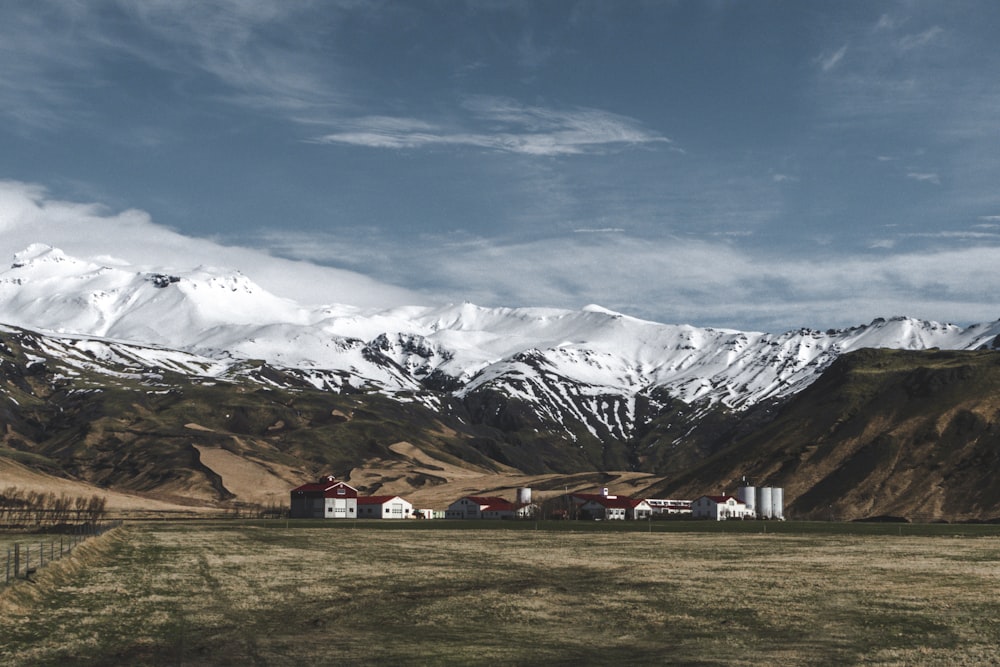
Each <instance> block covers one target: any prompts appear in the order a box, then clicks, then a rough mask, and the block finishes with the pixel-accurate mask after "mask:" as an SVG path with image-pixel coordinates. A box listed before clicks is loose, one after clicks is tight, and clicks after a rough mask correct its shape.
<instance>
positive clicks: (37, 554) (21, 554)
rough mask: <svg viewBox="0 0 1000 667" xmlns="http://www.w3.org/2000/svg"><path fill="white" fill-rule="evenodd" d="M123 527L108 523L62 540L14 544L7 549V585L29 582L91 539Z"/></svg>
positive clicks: (79, 528) (86, 527)
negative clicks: (41, 571) (19, 581)
mask: <svg viewBox="0 0 1000 667" xmlns="http://www.w3.org/2000/svg"><path fill="white" fill-rule="evenodd" d="M120 525H122V522H121V521H108V522H104V523H92V524H86V525H82V526H77V527H76V529H75V530H74V532H72V533H69V534H66V535H60V536H59V539H58V540H56V539H55V538H52V537H49V538H48V539H47V540H39V541H37V542H36V541H33V540H32V541H30V542H29V541H25V542H15V543H14V544H13V545H11V546H10V547H9V548H8V549H7V566H6V568H5V570H4V572H5V574H4V584H9V583H10V582H12V581H14V580H15V579H28V578H30V577H31V575H32V574H34V573H35V572H37V571H38V570H39V569H41V568H43V567H45V566H46V565H48V564H49V563H51V562H53V561H57V560H59V559H60V558H62V557H63V556H68V555H69V554H71V553H73V549H75V548H76V546H77V545H78V544H80V543H81V542H83V541H84V540H86V539H87V538H90V537H95V536H97V535H103V534H104V533H106V532H108V531H109V530H111V529H112V528H117V527H118V526H120Z"/></svg>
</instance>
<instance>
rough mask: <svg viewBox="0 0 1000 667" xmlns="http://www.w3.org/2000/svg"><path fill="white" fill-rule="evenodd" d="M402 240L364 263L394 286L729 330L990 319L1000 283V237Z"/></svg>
mask: <svg viewBox="0 0 1000 667" xmlns="http://www.w3.org/2000/svg"><path fill="white" fill-rule="evenodd" d="M265 240H266V242H267V243H269V244H274V246H275V248H276V250H277V251H279V252H282V253H286V252H287V253H289V254H290V255H292V256H294V254H295V246H301V248H302V251H303V252H306V253H308V254H309V257H311V258H312V259H314V260H318V261H324V256H323V255H324V248H325V247H326V246H325V244H324V242H322V240H320V241H319V242H317V239H316V238H315V237H309V238H302V239H301V243H297V242H295V241H294V240H293V239H292V238H290V237H289V236H288V235H284V234H282V235H277V234H275V235H273V236H270V237H267V238H266V239H265ZM942 240H949V237H942ZM950 240H951V241H960V240H962V239H961V238H959V237H958V236H954V237H950ZM983 240H984V241H988V240H989V239H986V238H984V239H983ZM994 240H996V239H994ZM330 243H331V245H332V246H333V245H335V246H336V251H335V254H336V256H337V257H338V258H341V259H343V258H345V257H350V256H351V249H350V248H349V247H345V246H344V245H343V240H342V239H333V238H331V239H330ZM288 244H292V245H288ZM393 244H394V242H393V241H392V240H391V239H389V238H385V237H381V238H380V237H378V236H375V237H366V238H365V239H364V249H360V252H361V253H362V254H361V257H362V258H361V260H359V261H361V262H363V263H366V264H367V265H368V266H369V267H370V269H371V270H373V271H375V272H377V273H379V274H380V275H383V276H385V277H387V278H391V280H392V281H393V282H396V283H401V284H402V283H407V282H411V281H412V282H418V281H419V282H421V284H423V285H426V287H425V288H424V289H423V292H424V294H425V296H426V298H427V299H428V300H432V301H439V302H440V301H459V300H469V301H473V302H475V303H479V304H481V305H487V306H500V305H504V306H518V305H546V306H556V307H566V308H576V307H579V306H581V305H583V304H586V303H599V304H601V305H604V306H606V307H608V308H612V309H614V310H620V311H622V312H626V313H630V314H633V315H637V316H640V317H646V318H650V319H655V320H658V321H666V322H672V323H682V322H688V323H694V324H699V325H705V326H722V327H727V326H732V323H733V322H734V321H739V322H744V323H749V324H748V326H750V327H753V328H758V329H762V330H769V331H781V330H786V329H790V328H794V327H796V326H802V325H808V326H814V327H827V326H845V325H851V324H858V323H861V322H864V321H869V320H871V319H872V318H874V317H886V316H891V315H897V314H904V315H912V316H915V317H923V318H927V319H939V320H948V321H955V322H966V323H969V322H976V321H986V320H988V319H991V318H992V317H993V316H994V313H993V310H994V306H993V301H994V300H993V294H994V293H995V291H996V290H998V289H1000V276H996V277H994V276H992V275H985V274H984V273H983V271H982V269H981V267H983V266H991V265H993V264H994V263H996V262H997V261H1000V243H998V244H995V245H986V244H984V243H977V244H976V245H974V246H958V247H953V248H942V249H938V250H926V251H922V252H899V251H896V250H895V248H896V245H897V244H896V242H895V241H894V240H889V239H882V240H875V241H873V242H872V243H871V244H870V245H869V250H868V251H867V252H863V253H860V254H854V255H838V254H836V253H831V254H829V255H827V256H824V257H819V258H818V257H815V256H802V257H801V258H796V257H789V256H783V257H782V258H781V260H780V261H776V259H775V258H774V257H772V256H770V255H769V254H768V253H767V252H766V251H765V250H759V249H758V250H751V249H750V248H748V247H746V246H743V245H742V244H738V243H732V242H730V241H729V240H719V241H698V240H692V239H687V238H682V237H676V236H671V237H662V238H638V237H634V236H630V235H626V234H608V235H598V236H596V237H595V235H593V234H574V235H570V236H565V237H556V238H547V239H539V240H535V241H530V242H527V241H525V242H500V241H497V240H495V239H488V238H482V237H471V236H466V237H462V238H457V239H456V238H441V239H437V240H435V241H432V240H428V242H427V243H422V244H420V245H419V246H416V247H415V246H412V245H411V246H409V247H408V248H407V252H406V253H402V252H400V251H398V249H396V248H394V245H393ZM388 257H392V258H394V259H393V260H392V261H391V262H390V261H388V260H387V259H386V258H388ZM404 257H405V258H404ZM401 258H403V259H401ZM616 258H617V259H616ZM327 260H329V257H327Z"/></svg>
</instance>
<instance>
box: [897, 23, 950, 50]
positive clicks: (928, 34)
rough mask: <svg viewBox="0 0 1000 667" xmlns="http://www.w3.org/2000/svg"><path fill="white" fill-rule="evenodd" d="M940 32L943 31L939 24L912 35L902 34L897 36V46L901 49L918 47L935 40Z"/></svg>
mask: <svg viewBox="0 0 1000 667" xmlns="http://www.w3.org/2000/svg"><path fill="white" fill-rule="evenodd" d="M942 33H944V29H943V28H941V27H940V26H934V27H932V28H928V29H927V30H924V31H923V32H919V33H916V34H914V35H904V36H903V37H900V38H899V40H898V41H897V42H896V44H897V45H898V46H899V49H900V50H901V51H910V50H912V49H919V48H922V47H924V46H927V45H928V44H930V43H931V42H933V41H935V40H936V39H937V38H938V37H940V36H941V34H942Z"/></svg>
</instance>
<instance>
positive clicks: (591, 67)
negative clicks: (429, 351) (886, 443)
mask: <svg viewBox="0 0 1000 667" xmlns="http://www.w3.org/2000/svg"><path fill="white" fill-rule="evenodd" d="M997 34H1000V3H996V2H993V1H992V0H984V1H981V2H980V1H975V2H973V1H963V0H953V1H949V2H937V1H934V2H931V1H921V0H906V1H900V2H892V1H886V2H876V1H868V0H863V1H862V0H855V1H850V0H843V1H839V2H828V1H826V0H788V1H785V2H767V1H763V0H761V1H757V2H743V1H740V2H735V1H733V2H728V1H724V0H705V1H695V0H686V1H682V0H678V1H668V0H663V1H659V2H653V1H650V2H639V1H636V2H617V1H612V0H606V1H602V2H589V1H580V2H573V1H571V0H553V1H551V2H537V1H525V2H504V1H500V0H477V1H474V2H458V1H442V2H434V1H431V0H427V1H426V2H408V1H405V2H404V1H399V2H380V1H378V0H343V1H338V0H323V1H319V0H317V1H315V2H310V1H308V0H301V1H288V0H275V1H264V0H215V1H211V0H190V1H188V0H142V1H139V0H136V1H128V0H23V1H16V0H15V1H14V2H5V3H0V267H2V266H3V265H4V264H5V263H6V262H7V261H8V260H7V259H4V258H5V257H6V258H9V257H10V256H12V254H13V253H14V252H17V251H18V250H20V249H22V248H23V247H25V246H26V245H28V244H30V243H34V242H40V243H46V244H49V245H53V246H56V247H59V248H61V249H62V250H64V251H65V252H67V253H69V254H73V255H77V256H80V257H86V258H102V259H103V261H107V262H119V263H131V264H135V265H141V266H156V267H179V268H190V267H193V266H196V265H198V264H211V265H219V266H225V267H231V268H234V269H238V270H240V271H242V272H243V273H244V274H246V275H247V276H248V277H250V278H251V279H253V280H255V281H256V282H258V283H259V284H261V285H262V286H263V287H265V288H267V289H269V290H271V291H273V292H275V293H277V294H280V295H282V296H290V297H293V298H296V299H297V300H299V301H301V302H303V303H308V304H320V303H347V304H352V305H359V306H363V307H388V306H394V305H404V304H406V305H409V304H426V305H437V304H443V303H452V302H463V301H470V302H473V303H476V304H478V305H481V306H489V307H493V306H508V307H522V306H546V307H560V308H573V309H575V308H580V307H583V306H584V305H588V304H599V305H601V306H603V307H605V308H609V309H612V310H616V311H619V312H623V313H626V314H629V315H634V316H636V317H642V318H646V319H651V320H655V321H659V322H664V323H672V324H694V325H697V326H712V327H724V328H734V329H744V330H757V331H774V332H780V331H785V330H789V329H795V328H799V327H812V328H829V327H843V326H851V325H855V324H861V323H865V322H868V321H870V320H872V319H873V318H875V317H891V316H895V315H908V316H912V317H919V318H924V319H929V320H937V321H947V322H955V323H959V324H968V323H973V322H985V321H992V320H995V319H997V318H998V317H1000V304H998V301H1000V273H998V271H997V267H1000V77H998V76H997V75H996V73H997V72H1000V40H997V39H996V35H997Z"/></svg>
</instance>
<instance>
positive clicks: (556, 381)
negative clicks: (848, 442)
mask: <svg viewBox="0 0 1000 667" xmlns="http://www.w3.org/2000/svg"><path fill="white" fill-rule="evenodd" d="M0 322H3V323H6V324H8V325H14V326H20V327H25V328H30V329H35V330H40V331H45V332H51V333H53V334H57V336H56V337H55V338H54V339H53V340H56V339H60V336H61V340H62V343H60V344H61V345H65V346H66V352H65V354H66V355H68V358H70V359H73V358H79V360H80V362H81V363H83V362H85V361H86V360H88V359H93V358H94V357H95V355H96V356H97V357H100V356H102V355H116V356H117V357H123V356H124V357H129V358H131V359H133V360H134V361H135V364H136V365H137V367H138V366H142V367H146V368H164V367H167V368H168V369H169V370H172V371H174V372H186V373H189V374H195V375H204V376H208V377H212V376H222V375H226V374H227V373H235V372H242V371H240V370H239V369H244V370H245V369H246V368H247V367H248V365H247V363H248V361H249V360H263V361H265V362H267V363H268V364H270V365H272V366H276V367H280V368H283V369H285V370H286V371H287V372H288V373H291V374H292V375H294V376H295V377H297V378H300V379H301V380H302V381H305V382H307V383H309V384H311V385H313V386H315V387H317V388H327V389H331V390H336V391H341V390H358V389H366V390H377V391H381V392H383V393H386V394H389V395H392V396H395V397H397V398H399V399H400V400H420V401H422V402H424V403H426V404H428V405H429V406H431V407H437V406H439V405H440V402H441V400H443V398H442V397H447V396H450V397H453V398H455V399H457V400H465V399H467V398H468V397H470V396H472V395H474V394H483V393H491V394H494V395H498V396H503V397H506V398H508V399H512V400H518V401H521V402H523V403H526V404H530V405H532V406H533V408H534V409H535V410H536V411H537V412H538V413H539V414H543V415H546V416H547V417H549V418H552V419H555V420H557V421H558V422H560V423H562V424H564V425H566V427H565V428H566V431H567V433H572V432H573V428H572V427H570V426H569V425H568V424H569V423H570V422H572V423H575V424H577V425H581V424H582V425H583V426H585V427H586V429H587V430H588V431H590V433H591V434H593V435H594V436H595V437H597V438H598V439H604V438H608V437H611V438H619V439H621V438H628V437H630V435H631V434H632V433H633V432H634V430H635V429H636V427H637V426H638V425H639V424H638V422H639V421H641V419H642V417H640V416H638V413H637V401H645V402H646V403H647V404H648V403H649V402H650V401H652V402H654V403H655V400H656V399H655V398H654V397H655V396H662V395H664V394H665V395H667V396H670V397H673V398H676V399H679V400H681V401H683V402H685V403H698V404H701V405H714V404H720V403H721V404H723V405H725V406H727V407H729V408H736V409H740V408H745V407H748V406H751V405H753V404H755V403H759V402H760V401H763V400H766V399H771V398H780V397H784V396H788V395H791V394H793V393H795V392H798V391H800V390H801V389H803V388H805V387H806V386H808V385H809V384H810V383H811V382H813V381H814V380H815V379H816V378H817V377H818V376H819V374H820V373H821V372H822V371H823V370H824V369H825V368H826V367H827V366H829V364H830V363H832V361H833V360H834V359H836V358H837V357H838V356H839V355H840V354H842V353H844V352H847V351H850V350H855V349H859V348H865V347H886V348H901V349H911V350H913V349H925V348H931V347H938V348H943V349H977V348H982V347H996V346H997V344H996V342H997V340H998V335H1000V321H997V322H992V323H988V324H977V325H973V326H970V327H967V328H962V327H958V326H954V325H950V324H939V323H936V322H927V321H921V320H914V319H910V318H903V317H897V318H892V319H889V320H881V319H879V320H876V321H874V322H872V323H870V324H867V325H861V326H857V327H852V328H850V329H843V330H830V331H826V332H819V331H813V330H809V329H801V330H798V331H790V332H787V333H783V334H769V333H759V332H741V331H732V330H721V329H707V328H698V327H693V326H686V325H667V324H658V323H655V322H649V321H644V320H640V319H636V318H633V317H629V316H627V315H622V314H620V313H615V312H611V311H608V310H605V309H603V308H600V307H598V306H587V307H585V308H583V309H581V310H579V311H570V310H557V309H546V308H480V307H477V306H474V305H472V304H468V303H466V304H460V305H447V306H441V307H437V308H433V307H402V308H396V309H391V310H383V311H364V310H362V309H359V308H355V307H352V306H347V305H330V306H323V307H305V306H302V305H300V304H297V303H295V302H293V301H291V300H288V299H283V298H279V297H277V296H274V295H272V294H269V293H268V292H266V291H265V290H263V289H261V288H260V287H258V286H257V285H255V284H254V283H253V282H252V281H251V280H250V279H249V278H247V277H246V276H244V275H243V274H241V273H239V272H236V271H227V270H222V269H213V268H209V267H199V268H196V269H193V270H188V271H174V270H169V271H167V270H137V269H136V268H135V267H127V266H105V265H101V264H96V263H93V262H88V261H82V260H79V259H75V258H72V257H69V256H67V255H65V254H64V253H62V252H61V251H59V250H58V249H55V248H51V247H48V246H44V245H33V246H31V247H29V248H28V249H26V250H25V251H23V252H21V253H18V254H17V255H16V256H15V258H14V261H13V264H12V265H11V267H10V268H9V269H7V270H5V271H3V272H2V273H0ZM74 351H75V352H74ZM173 351H176V352H173Z"/></svg>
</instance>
